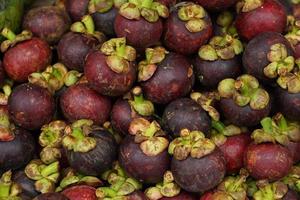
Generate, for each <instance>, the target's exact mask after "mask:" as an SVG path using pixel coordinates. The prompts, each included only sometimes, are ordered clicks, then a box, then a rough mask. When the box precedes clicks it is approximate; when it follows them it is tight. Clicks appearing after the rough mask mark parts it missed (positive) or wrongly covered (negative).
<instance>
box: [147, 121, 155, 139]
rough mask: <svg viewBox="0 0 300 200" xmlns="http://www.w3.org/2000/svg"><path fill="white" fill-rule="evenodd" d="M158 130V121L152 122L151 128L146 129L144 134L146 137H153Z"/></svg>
mask: <svg viewBox="0 0 300 200" xmlns="http://www.w3.org/2000/svg"><path fill="white" fill-rule="evenodd" d="M157 131H158V127H157V126H156V123H153V122H152V123H151V124H150V126H149V128H148V129H147V130H146V131H145V133H144V135H145V136H146V137H153V136H154V135H155V133H156V132H157Z"/></svg>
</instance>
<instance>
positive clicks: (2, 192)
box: [0, 171, 22, 200]
mask: <svg viewBox="0 0 300 200" xmlns="http://www.w3.org/2000/svg"><path fill="white" fill-rule="evenodd" d="M11 178H12V172H11V171H7V172H5V173H3V174H2V176H1V179H0V200H7V199H8V200H21V197H19V194H20V193H21V192H22V188H21V187H20V186H19V185H18V184H16V183H14V182H12V180H11Z"/></svg>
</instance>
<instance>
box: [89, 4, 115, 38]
mask: <svg viewBox="0 0 300 200" xmlns="http://www.w3.org/2000/svg"><path fill="white" fill-rule="evenodd" d="M117 15H118V9H116V8H114V7H113V8H112V9H110V10H109V11H107V12H105V13H99V12H95V13H93V14H92V17H93V19H94V23H95V28H96V30H97V31H101V32H102V33H104V34H105V35H106V36H108V37H110V38H112V37H115V36H116V33H115V29H114V23H115V19H116V16H117Z"/></svg>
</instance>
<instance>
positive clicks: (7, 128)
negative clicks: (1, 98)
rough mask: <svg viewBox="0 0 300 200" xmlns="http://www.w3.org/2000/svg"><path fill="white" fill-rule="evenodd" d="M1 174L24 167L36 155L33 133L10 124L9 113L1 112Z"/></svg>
mask: <svg viewBox="0 0 300 200" xmlns="http://www.w3.org/2000/svg"><path fill="white" fill-rule="evenodd" d="M0 119H1V121H0V148H1V149H2V150H1V152H0V173H2V172H5V171H7V170H16V169H20V168H22V167H24V166H25V165H26V164H27V163H28V162H29V161H30V160H31V159H32V158H33V156H34V154H35V141H34V138H33V136H32V135H31V133H29V132H28V131H26V130H24V129H21V128H18V127H15V126H14V125H13V124H11V123H10V121H9V117H8V113H7V112H6V111H4V110H2V109H1V110H0Z"/></svg>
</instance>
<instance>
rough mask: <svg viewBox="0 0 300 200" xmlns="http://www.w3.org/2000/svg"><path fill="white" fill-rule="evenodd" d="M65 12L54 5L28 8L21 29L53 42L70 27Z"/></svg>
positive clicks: (50, 42) (69, 21)
mask: <svg viewBox="0 0 300 200" xmlns="http://www.w3.org/2000/svg"><path fill="white" fill-rule="evenodd" d="M70 25H71V20H70V18H69V16H68V14H67V12H66V11H65V10H64V9H62V8H59V7H56V6H42V7H37V8H33V9H30V10H29V11H28V12H27V13H26V14H25V16H24V20H23V29H26V30H30V31H31V32H32V33H33V34H34V35H36V36H37V37H39V38H41V39H44V40H46V41H47V42H48V43H49V44H55V43H57V42H58V41H59V39H60V38H61V37H62V36H63V34H64V33H65V32H67V31H68V30H69V28H70Z"/></svg>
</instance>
